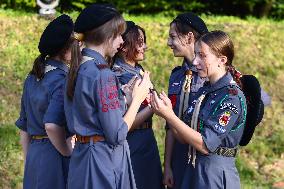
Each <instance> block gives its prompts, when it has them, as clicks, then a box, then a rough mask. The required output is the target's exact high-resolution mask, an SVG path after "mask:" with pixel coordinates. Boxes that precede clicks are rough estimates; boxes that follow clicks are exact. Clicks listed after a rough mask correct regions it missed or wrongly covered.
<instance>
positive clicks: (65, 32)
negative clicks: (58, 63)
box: [38, 14, 74, 55]
mask: <svg viewBox="0 0 284 189" xmlns="http://www.w3.org/2000/svg"><path fill="white" fill-rule="evenodd" d="M73 28H74V24H73V21H72V19H71V18H70V17H69V16H67V15H65V14H63V15H61V16H59V17H57V18H56V19H54V20H53V21H51V22H50V23H49V24H48V26H47V27H46V28H45V30H44V31H43V33H42V35H41V37H40V41H39V44H38V49H39V52H40V53H41V54H43V55H55V54H56V53H58V52H59V51H60V50H61V49H62V48H63V47H64V45H65V44H66V42H67V41H68V40H69V38H70V36H71V34H72V32H73Z"/></svg>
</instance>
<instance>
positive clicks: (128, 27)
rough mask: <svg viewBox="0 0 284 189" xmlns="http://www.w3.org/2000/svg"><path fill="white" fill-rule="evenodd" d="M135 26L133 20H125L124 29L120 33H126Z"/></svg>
mask: <svg viewBox="0 0 284 189" xmlns="http://www.w3.org/2000/svg"><path fill="white" fill-rule="evenodd" d="M135 26H136V24H135V23H134V22H133V21H126V30H125V32H124V33H123V34H122V35H123V36H124V35H126V34H127V33H128V32H129V31H130V30H131V29H132V28H133V27H135Z"/></svg>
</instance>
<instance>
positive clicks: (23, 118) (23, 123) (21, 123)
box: [15, 89, 27, 131]
mask: <svg viewBox="0 0 284 189" xmlns="http://www.w3.org/2000/svg"><path fill="white" fill-rule="evenodd" d="M24 90H25V89H24ZM24 95H25V94H24V91H23V95H22V98H21V111H20V117H19V118H18V119H17V121H16V122H15V124H16V126H17V127H18V128H19V129H21V130H23V131H27V115H26V110H25V102H24Z"/></svg>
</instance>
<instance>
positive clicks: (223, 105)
mask: <svg viewBox="0 0 284 189" xmlns="http://www.w3.org/2000/svg"><path fill="white" fill-rule="evenodd" d="M220 107H221V108H220V109H221V110H224V109H227V108H228V109H230V110H232V112H234V113H235V114H238V113H239V111H238V108H237V106H236V105H234V104H232V103H222V104H221V105H220Z"/></svg>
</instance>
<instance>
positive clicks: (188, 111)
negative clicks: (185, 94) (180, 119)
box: [187, 106, 194, 114]
mask: <svg viewBox="0 0 284 189" xmlns="http://www.w3.org/2000/svg"><path fill="white" fill-rule="evenodd" d="M193 110H194V108H193V107H192V106H190V107H189V108H188V109H187V113H188V114H190V113H191V112H192V111H193Z"/></svg>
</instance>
